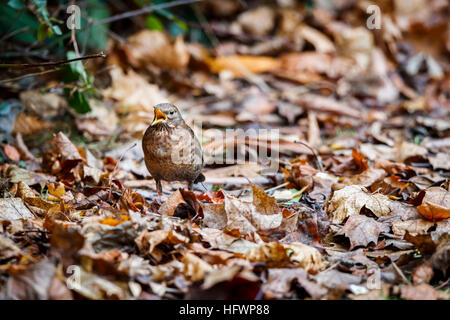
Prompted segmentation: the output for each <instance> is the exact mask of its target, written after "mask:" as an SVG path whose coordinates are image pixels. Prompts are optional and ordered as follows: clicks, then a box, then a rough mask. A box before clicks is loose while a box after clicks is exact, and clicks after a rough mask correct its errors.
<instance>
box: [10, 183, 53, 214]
mask: <svg viewBox="0 0 450 320" xmlns="http://www.w3.org/2000/svg"><path fill="white" fill-rule="evenodd" d="M16 197H19V198H21V199H22V200H23V201H24V202H25V203H27V204H29V205H30V206H33V207H36V208H39V209H44V210H58V209H59V207H60V206H59V204H57V203H54V202H50V201H47V200H44V199H42V198H41V197H40V196H39V195H37V194H36V193H35V192H34V191H33V189H31V188H30V187H29V186H27V185H26V184H25V183H23V182H19V185H18V188H17V193H16Z"/></svg>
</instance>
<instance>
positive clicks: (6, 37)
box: [0, 27, 29, 43]
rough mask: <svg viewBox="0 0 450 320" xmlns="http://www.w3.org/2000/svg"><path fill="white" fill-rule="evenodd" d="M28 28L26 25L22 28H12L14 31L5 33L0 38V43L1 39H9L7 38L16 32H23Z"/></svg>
mask: <svg viewBox="0 0 450 320" xmlns="http://www.w3.org/2000/svg"><path fill="white" fill-rule="evenodd" d="M28 29H29V28H28V27H23V28H20V29H17V30H14V31H13V32H11V33H8V34H5V35H4V36H3V37H2V38H1V39H0V43H2V42H3V41H5V40H6V39H9V38H11V37H13V36H15V35H16V34H19V33H22V32H25V31H28Z"/></svg>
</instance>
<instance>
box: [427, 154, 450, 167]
mask: <svg viewBox="0 0 450 320" xmlns="http://www.w3.org/2000/svg"><path fill="white" fill-rule="evenodd" d="M428 160H429V161H430V163H431V165H432V166H433V169H445V170H450V154H448V153H442V152H439V153H438V154H437V155H436V157H429V158H428Z"/></svg>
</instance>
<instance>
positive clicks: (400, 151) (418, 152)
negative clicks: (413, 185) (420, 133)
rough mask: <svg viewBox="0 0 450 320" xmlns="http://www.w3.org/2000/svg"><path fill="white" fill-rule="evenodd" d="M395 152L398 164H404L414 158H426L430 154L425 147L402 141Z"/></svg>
mask: <svg viewBox="0 0 450 320" xmlns="http://www.w3.org/2000/svg"><path fill="white" fill-rule="evenodd" d="M393 151H394V160H395V161H398V162H404V161H405V160H406V159H408V158H410V157H414V156H425V155H426V154H427V153H428V151H427V149H425V148H424V147H421V146H418V145H417V144H414V143H409V142H406V141H402V142H401V143H400V144H399V145H397V146H396V147H395V148H394V150H393Z"/></svg>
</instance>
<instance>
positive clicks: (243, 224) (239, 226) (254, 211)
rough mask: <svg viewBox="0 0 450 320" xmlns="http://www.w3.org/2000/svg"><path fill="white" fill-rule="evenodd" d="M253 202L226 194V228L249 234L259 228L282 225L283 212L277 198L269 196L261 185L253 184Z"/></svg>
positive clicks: (271, 227)
mask: <svg viewBox="0 0 450 320" xmlns="http://www.w3.org/2000/svg"><path fill="white" fill-rule="evenodd" d="M252 190H253V202H246V201H243V200H240V199H237V198H235V197H233V196H231V195H225V202H224V204H225V206H224V208H225V212H226V215H227V225H226V229H227V230H229V231H231V230H234V229H236V230H238V231H239V233H240V234H248V233H251V232H253V231H258V230H269V229H274V228H278V227H279V226H280V225H281V221H282V219H283V214H282V213H281V212H280V210H279V208H278V205H277V204H276V199H275V198H273V197H270V196H268V195H267V194H266V193H265V192H264V190H262V189H261V188H260V187H258V186H256V185H253V184H252Z"/></svg>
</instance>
